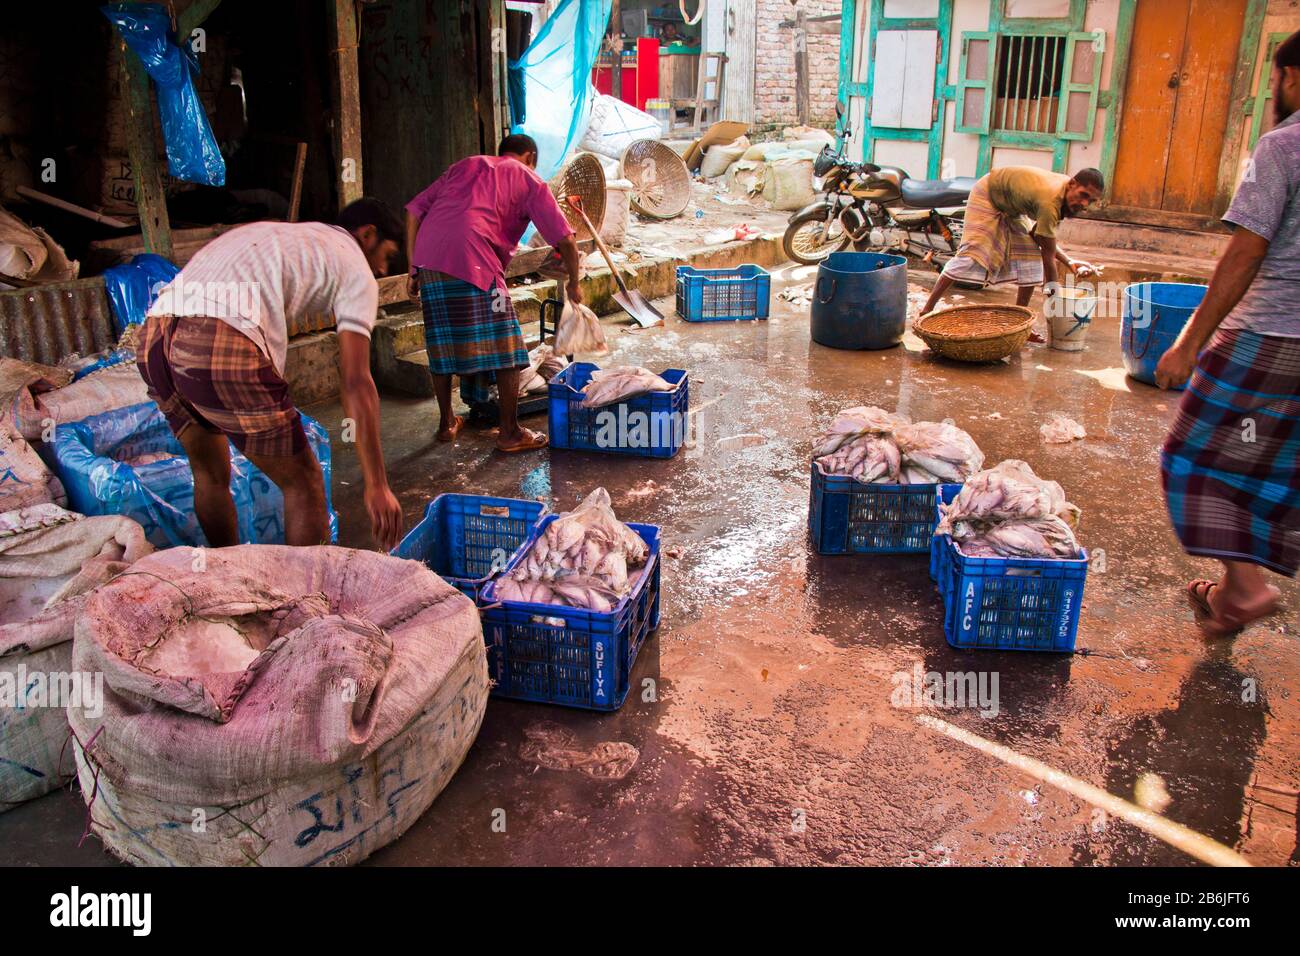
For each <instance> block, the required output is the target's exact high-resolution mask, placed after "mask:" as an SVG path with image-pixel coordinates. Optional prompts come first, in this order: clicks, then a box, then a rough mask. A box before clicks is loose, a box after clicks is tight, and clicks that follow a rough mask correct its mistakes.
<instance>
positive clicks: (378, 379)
mask: <svg viewBox="0 0 1300 956" xmlns="http://www.w3.org/2000/svg"><path fill="white" fill-rule="evenodd" d="M784 261H785V252H784V250H783V249H782V248H781V239H780V237H762V238H758V239H749V240H746V241H743V242H729V243H727V244H725V245H722V246H715V247H711V248H705V249H701V250H699V251H698V252H693V253H691V254H690V255H689V256H687V257H685V258H655V259H646V260H642V261H641V262H636V263H632V264H631V265H632V268H633V269H635V271H636V277H635V278H633V279H628V278H626V277H625V279H624V281H625V282H627V283H628V285H629V287H631V288H635V289H637V290H638V291H639V292H640V293H641V294H642V295H643V296H645V297H646V298H647V299H660V298H663V297H665V296H670V295H672V294H673V293H674V292H675V291H676V289H677V267H678V266H679V265H692V266H695V267H696V268H697V269H729V268H733V267H735V266H738V265H743V264H746V263H751V264H753V265H759V266H763V267H767V266H775V265H779V264H780V263H782V262H784ZM555 287H556V280H554V279H548V280H545V281H543V282H534V283H531V284H529V285H522V286H516V287H514V288H512V289H511V290H510V300H511V302H513V303H514V306H515V311H516V312H517V313H518V315H519V324H520V325H521V326H523V327H524V329H525V337H526V338H528V337H529V336H528V334H527V333H528V331H529V330H531V328H532V327H533V326H536V325H537V323H538V321H539V320H540V317H541V305H542V302H543V301H544V300H546V299H551V298H554V297H555ZM617 289H618V286H617V285H616V284H615V282H614V279H613V277H612V276H611V275H610V271H609V268H608V267H604V268H600V269H590V270H588V272H587V275H586V277H584V278H583V280H582V293H583V296H584V298H585V299H586V302H587V305H588V306H590V307H591V309H592V310H593V311H595V313H596V314H597V315H612V314H614V313H621V312H622V310H621V308H620V307H619V305H618V304H617V303H616V302H615V301H614V293H615V292H616V291H617ZM296 341H297V340H295V342H296ZM423 351H424V320H423V318H422V316H421V314H420V311H419V309H418V308H411V307H409V303H407V302H399V303H395V304H394V305H392V306H386V307H384V308H383V309H381V310H380V317H379V321H378V322H377V323H376V324H375V330H374V333H373V334H372V337H371V340H370V365H371V370H372V372H373V374H374V376H375V383H376V384H377V385H378V386H379V387H380V388H381V389H392V390H394V391H398V392H401V393H403V394H406V395H414V396H417V397H419V398H430V397H432V395H433V377H432V376H431V375H430V374H429V368H428V365H427V364H425V361H424V358H423ZM417 353H419V354H418V356H417ZM337 379H338V376H337V372H336V373H335V388H336V389H337ZM290 388H291V390H292V388H293V383H292V382H290ZM314 401H319V399H314Z"/></svg>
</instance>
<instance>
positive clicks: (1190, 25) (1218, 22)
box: [1112, 0, 1248, 215]
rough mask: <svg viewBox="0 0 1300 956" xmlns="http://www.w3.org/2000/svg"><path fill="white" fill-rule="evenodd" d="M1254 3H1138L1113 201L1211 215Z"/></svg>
mask: <svg viewBox="0 0 1300 956" xmlns="http://www.w3.org/2000/svg"><path fill="white" fill-rule="evenodd" d="M1247 2H1248V0H1139V2H1138V6H1137V15H1136V17H1135V18H1134V22H1133V41H1132V48H1131V50H1130V53H1129V68H1128V82H1127V85H1126V86H1125V89H1124V115H1123V116H1122V117H1121V119H1120V133H1119V149H1118V150H1117V152H1116V157H1115V185H1114V191H1113V194H1112V202H1113V203H1114V204H1115V205H1117V206H1137V207H1140V208H1145V209H1164V210H1168V211H1171V212H1188V213H1199V214H1202V215H1212V214H1213V213H1214V212H1215V210H1214V196H1215V186H1216V183H1217V181H1218V173H1219V160H1220V157H1221V154H1222V152H1223V134H1224V130H1225V128H1226V127H1227V123H1228V110H1229V107H1230V105H1231V103H1230V101H1231V97H1232V77H1233V72H1234V70H1235V68H1236V64H1237V50H1238V47H1239V45H1240V44H1241V32H1242V29H1243V27H1244V24H1245V20H1246V4H1247Z"/></svg>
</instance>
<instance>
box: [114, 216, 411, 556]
mask: <svg viewBox="0 0 1300 956" xmlns="http://www.w3.org/2000/svg"><path fill="white" fill-rule="evenodd" d="M401 240H402V235H401V224H400V222H399V221H398V219H397V217H396V216H395V215H394V214H393V213H392V211H391V210H389V209H388V208H387V207H385V206H384V205H383V204H382V203H380V202H378V201H377V200H373V199H360V200H357V201H356V202H354V203H352V204H351V205H350V206H348V207H347V208H346V209H344V210H343V211H342V212H341V213H340V214H339V222H338V224H337V225H332V226H331V225H328V224H326V223H322V222H302V223H284V222H255V223H250V224H248V225H246V226H240V227H239V228H238V229H232V230H230V231H229V232H227V233H224V234H223V235H221V236H218V237H217V238H216V239H214V240H212V242H210V243H208V244H207V245H206V246H204V247H203V248H202V249H200V250H199V251H198V252H197V253H196V254H195V255H194V257H193V258H192V259H190V261H189V262H188V263H186V264H185V267H184V268H183V269H182V270H181V271H180V273H179V274H178V275H177V276H176V278H175V279H173V280H172V281H171V282H170V283H169V284H168V285H166V286H164V287H163V289H162V290H161V292H160V293H159V295H158V299H157V300H156V301H155V302H154V304H153V306H152V307H151V308H150V309H149V315H148V317H147V318H146V320H145V323H144V327H143V328H142V329H141V332H140V340H139V342H138V345H137V349H136V364H137V366H138V367H139V369H140V375H141V377H142V378H143V379H144V380H145V384H146V385H147V386H148V390H149V396H150V397H151V398H152V399H153V400H154V401H155V402H157V403H158V406H159V408H161V409H162V412H163V414H164V415H166V416H167V422H168V424H169V425H171V428H172V431H173V432H175V434H176V437H177V439H179V441H180V443H181V445H182V446H184V448H185V453H186V455H187V456H188V457H189V461H190V469H191V471H192V472H193V474H194V512H195V516H196V517H197V518H198V521H199V526H200V527H201V528H202V529H203V534H204V536H205V537H206V538H207V543H208V544H209V545H210V546H211V547H214V548H220V547H226V546H229V545H234V544H238V543H239V540H238V530H237V528H238V525H237V523H236V517H235V505H234V501H233V500H232V499H231V496H230V447H229V446H230V444H234V446H235V447H236V448H238V449H239V450H240V451H241V452H243V453H244V454H245V455H246V456H247V457H248V458H249V460H250V461H252V462H253V464H254V465H256V466H257V467H258V468H260V469H261V470H262V471H263V472H264V473H265V474H266V476H267V477H268V478H270V479H271V480H272V481H273V482H275V484H276V486H277V487H279V489H280V491H281V492H282V493H283V495H284V537H285V543H286V544H291V545H312V544H325V543H328V541H329V516H328V515H327V514H326V513H325V485H324V477H323V475H322V474H321V467H320V463H319V462H318V461H317V460H316V456H315V455H314V454H313V453H312V450H311V448H310V446H309V445H308V444H307V436H306V433H305V432H304V431H303V427H302V421H301V419H300V416H299V414H298V410H297V409H296V408H294V405H293V402H292V401H291V400H290V398H289V386H288V383H286V382H285V380H284V365H285V360H286V356H287V351H288V340H289V333H288V328H289V325H288V317H289V316H295V315H303V314H309V313H318V312H332V313H334V318H335V324H336V327H337V329H338V342H339V371H340V373H341V375H342V385H343V390H342V398H343V406H344V411H345V414H346V415H347V417H348V418H349V419H351V420H352V421H353V422H355V423H356V441H357V453H358V456H359V457H360V459H361V473H362V475H363V477H364V479H365V503H366V510H367V511H368V512H369V515H370V524H371V530H372V531H373V532H374V536H375V541H376V543H377V544H379V545H380V547H382V548H383V549H384V550H386V551H387V550H389V549H391V548H392V547H393V546H394V545H396V543H397V540H398V538H399V537H400V536H401V525H402V508H401V506H400V505H399V504H398V503H397V498H396V497H394V495H393V492H392V490H391V489H390V488H389V487H388V477H387V474H386V472H385V470H384V458H383V452H382V451H381V450H380V447H379V394H378V392H377V391H376V390H375V383H374V381H373V380H372V379H371V377H370V331H371V329H372V328H373V327H374V324H375V318H376V315H377V310H378V306H379V288H378V285H377V284H376V283H375V277H376V276H382V275H386V274H387V272H388V266H389V261H390V260H391V258H392V256H393V255H394V254H395V253H396V252H397V250H398V248H399V246H400V243H401Z"/></svg>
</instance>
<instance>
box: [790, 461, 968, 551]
mask: <svg viewBox="0 0 1300 956" xmlns="http://www.w3.org/2000/svg"><path fill="white" fill-rule="evenodd" d="M960 488H961V485H877V484H864V483H863V482H860V481H855V480H853V479H852V478H849V477H847V476H844V475H823V474H822V472H821V469H819V468H818V467H817V463H816V462H813V464H812V491H811V493H810V495H809V500H808V529H809V530H810V531H811V532H812V538H813V546H814V548H815V550H816V551H817V553H818V554H927V553H929V551H930V541H931V539H932V538H933V537H934V526H935V525H936V524H937V523H938V517H937V512H936V510H935V505H936V503H937V501H938V498H937V495H938V493H939V489H950V490H951V491H952V493H954V494H955V493H956V491H957V490H959V489H960Z"/></svg>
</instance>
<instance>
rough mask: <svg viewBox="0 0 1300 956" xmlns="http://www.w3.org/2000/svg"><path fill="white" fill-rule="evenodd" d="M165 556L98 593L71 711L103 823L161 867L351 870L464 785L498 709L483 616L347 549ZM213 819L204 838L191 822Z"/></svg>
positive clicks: (97, 825) (418, 579)
mask: <svg viewBox="0 0 1300 956" xmlns="http://www.w3.org/2000/svg"><path fill="white" fill-rule="evenodd" d="M197 554H198V555H201V557H202V560H201V561H198V560H196V551H195V549H192V548H172V549H170V550H167V551H160V552H156V553H154V554H152V555H150V556H148V557H146V558H144V559H142V560H140V561H139V562H137V563H136V564H135V565H134V566H133V567H132V568H130V569H129V570H128V571H127V572H126V573H124V574H121V575H119V576H118V577H117V578H115V579H114V580H113V581H111V582H109V583H108V584H106V585H104V586H103V587H101V588H99V589H98V590H97V591H95V592H94V593H93V594H92V595H90V597H89V598H88V599H87V601H86V604H85V611H84V613H83V614H82V615H81V617H80V618H79V619H78V621H77V626H76V639H75V640H74V641H73V668H74V669H75V670H80V671H89V672H92V673H102V674H103V675H104V678H103V679H104V685H105V686H104V695H103V697H104V699H103V701H102V708H101V710H102V712H100V713H98V714H97V713H96V712H95V711H94V710H92V709H88V708H84V707H75V706H73V707H69V708H68V722H69V724H70V725H71V728H72V731H73V734H74V735H75V739H76V746H75V748H74V749H75V755H76V760H77V775H78V778H79V780H80V782H81V790H82V794H83V795H84V797H85V799H86V801H87V805H88V809H89V813H90V818H91V828H92V829H93V830H94V832H95V833H96V834H97V835H98V836H99V837H100V839H101V840H103V841H104V843H105V845H106V846H107V847H108V848H109V849H110V850H112V852H113V853H115V854H116V855H117V856H119V857H121V858H122V859H124V860H128V861H130V862H133V863H141V864H150V865H200V864H202V865H222V866H286V865H293V866H298V865H313V864H326V865H345V864H349V863H355V862H356V861H358V860H360V859H363V858H364V857H366V856H368V855H369V854H371V853H373V852H374V851H375V850H377V849H379V848H380V847H382V846H384V845H385V844H386V843H389V842H390V841H392V840H395V839H396V838H397V837H399V836H400V835H401V834H402V833H403V831H405V830H406V828H407V827H409V826H410V825H411V824H412V823H414V822H415V821H416V819H418V818H419V817H420V815H421V814H423V813H424V812H425V811H426V810H427V809H428V808H429V806H430V804H431V803H432V802H433V800H434V798H435V797H436V796H437V795H438V793H439V792H440V791H441V790H442V788H443V787H444V786H445V785H446V784H447V782H448V780H450V779H451V777H452V775H453V774H454V773H455V771H456V769H457V768H458V767H459V766H460V763H461V761H462V760H463V759H464V757H465V754H466V752H467V751H468V750H469V747H470V745H471V744H472V743H473V741H474V737H475V735H476V734H477V733H478V728H479V724H480V722H481V721H482V718H483V712H484V708H485V706H486V703H487V694H488V673H487V657H486V654H485V651H484V647H483V631H482V628H481V626H480V624H479V616H478V611H477V609H476V608H475V606H474V602H473V601H471V600H470V599H469V598H467V597H465V596H464V595H463V594H461V593H460V592H459V591H457V590H456V589H455V588H454V587H452V586H451V585H450V584H448V583H446V582H445V581H443V580H442V578H440V577H438V576H437V575H436V574H434V573H433V572H432V571H430V570H429V569H428V568H427V567H425V566H424V564H423V563H421V562H419V561H407V560H403V559H401V558H393V557H389V556H387V555H382V554H376V553H374V552H370V551H353V550H351V549H347V548H336V547H311V548H290V547H283V546H279V545H242V546H239V547H233V548H218V549H212V550H206V551H201V552H198V553H197ZM200 819H201V820H202V821H203V823H204V825H203V826H202V827H196V826H192V823H194V822H195V821H196V820H200Z"/></svg>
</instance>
